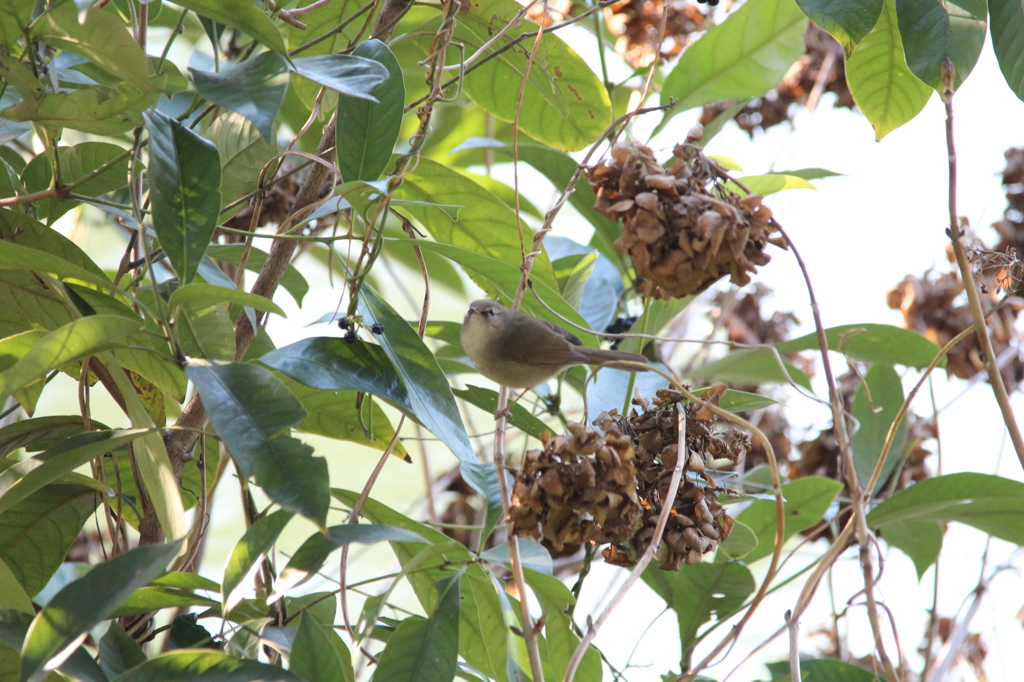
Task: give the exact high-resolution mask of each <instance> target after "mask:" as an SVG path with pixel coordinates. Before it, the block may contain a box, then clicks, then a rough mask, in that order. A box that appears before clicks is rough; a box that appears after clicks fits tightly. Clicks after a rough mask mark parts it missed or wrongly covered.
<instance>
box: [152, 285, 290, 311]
mask: <svg viewBox="0 0 1024 682" xmlns="http://www.w3.org/2000/svg"><path fill="white" fill-rule="evenodd" d="M220 303H237V304H239V305H242V306H245V307H248V308H255V309H256V310H260V311H263V312H268V313H275V314H277V315H280V316H282V317H287V315H285V314H284V311H283V310H281V307H280V306H279V305H277V304H276V303H274V302H273V301H271V300H270V299H269V298H266V297H265V296H260V295H259V294H250V293H249V292H247V291H239V290H238V289H227V288H225V287H219V286H216V285H213V284H202V283H198V282H197V283H194V284H186V285H185V286H183V287H179V288H177V289H175V290H174V293H173V294H171V296H170V298H168V299H167V309H168V310H169V311H170V317H172V318H173V317H174V312H175V310H176V309H177V308H178V307H179V306H183V305H190V306H192V307H193V308H195V309H197V310H201V309H202V308H207V307H210V306H213V305H217V304H220Z"/></svg>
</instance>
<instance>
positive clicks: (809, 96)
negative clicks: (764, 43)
mask: <svg viewBox="0 0 1024 682" xmlns="http://www.w3.org/2000/svg"><path fill="white" fill-rule="evenodd" d="M804 45H806V47H807V51H806V52H805V53H804V55H803V56H802V57H800V59H799V60H798V61H797V62H796V63H795V64H793V66H792V67H791V68H790V69H789V71H787V72H786V75H785V76H783V77H782V81H780V82H779V85H778V86H777V87H776V88H775V89H774V90H772V91H771V92H769V93H768V94H767V95H765V96H764V97H758V98H756V99H754V100H751V102H750V103H749V104H747V106H745V107H743V109H741V110H740V111H739V113H737V114H736V115H735V116H734V117H733V118H734V120H735V121H736V125H738V126H739V127H740V129H741V130H744V131H746V132H747V134H748V135H750V136H751V137H753V136H754V131H755V130H756V129H758V128H760V129H761V130H767V129H768V128H771V127H772V126H776V125H779V124H780V123H785V122H791V121H792V113H793V112H792V106H793V105H794V104H799V105H804V106H807V107H809V108H812V109H813V108H814V107H815V106H816V105H817V102H818V99H819V97H820V95H821V94H822V93H823V92H834V93H835V94H836V101H835V103H834V104H833V106H834V107H835V108H837V109H838V108H840V107H845V108H847V109H852V108H853V107H854V102H853V95H851V94H850V88H849V86H848V85H847V84H846V68H845V66H844V62H843V48H842V46H841V45H840V44H839V43H838V42H837V41H836V39H835V38H833V37H832V36H830V35H829V34H828V33H826V32H825V31H824V30H822V29H821V28H819V27H818V26H816V25H815V24H811V25H810V26H809V27H808V29H807V32H806V33H805V34H804ZM732 105H733V102H718V103H716V104H709V105H707V106H706V107H704V111H703V112H702V114H701V117H700V122H701V124H702V125H707V124H708V123H710V122H711V121H713V120H714V119H715V118H716V117H717V116H718V115H719V114H721V113H722V112H724V111H725V110H726V109H728V108H729V107H730V106H732Z"/></svg>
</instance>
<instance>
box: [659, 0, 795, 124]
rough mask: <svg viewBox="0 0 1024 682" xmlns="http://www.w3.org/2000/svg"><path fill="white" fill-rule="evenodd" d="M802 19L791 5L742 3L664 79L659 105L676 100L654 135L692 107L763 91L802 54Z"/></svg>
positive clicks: (757, 0)
mask: <svg viewBox="0 0 1024 682" xmlns="http://www.w3.org/2000/svg"><path fill="white" fill-rule="evenodd" d="M806 30H807V17H806V16H804V13H803V12H801V11H800V7H798V6H797V4H796V2H795V1H794V0H747V2H746V3H744V4H743V6H742V7H740V8H739V9H738V10H736V11H735V12H733V13H732V14H730V15H729V16H728V17H727V18H726V20H725V21H723V22H722V23H720V24H717V25H716V26H713V27H711V29H710V30H709V31H708V32H707V33H705V34H704V35H703V37H701V38H700V39H699V40H698V41H697V42H695V43H694V44H693V45H691V46H690V47H689V48H688V49H687V50H686V52H684V53H683V56H682V57H680V58H679V62H678V63H677V64H676V66H675V68H673V69H672V71H671V72H670V73H669V75H668V76H667V77H666V78H665V84H664V85H663V86H662V89H661V99H662V101H666V102H667V101H668V98H669V97H672V98H675V99H676V100H677V103H676V106H675V108H674V109H673V110H672V111H670V112H668V113H666V114H665V117H664V118H663V119H662V121H661V123H660V124H658V128H657V130H661V129H662V128H664V127H665V124H666V123H667V122H668V120H669V119H670V118H672V117H673V116H675V115H676V114H678V113H680V112H682V111H686V110H687V109H692V108H694V107H699V106H703V105H705V104H710V103H711V102H719V101H721V100H728V99H742V98H744V97H757V96H759V95H763V94H764V93H766V92H768V91H769V90H771V89H772V88H774V87H775V86H776V85H778V83H779V81H780V80H781V79H782V77H783V76H784V75H785V73H786V71H788V70H789V67H791V66H792V65H793V62H795V61H796V60H797V59H799V57H800V55H802V54H803V53H804V50H805V47H804V41H803V36H804V31H806Z"/></svg>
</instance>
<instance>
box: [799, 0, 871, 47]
mask: <svg viewBox="0 0 1024 682" xmlns="http://www.w3.org/2000/svg"><path fill="white" fill-rule="evenodd" d="M796 1H797V4H799V5H800V9H802V10H803V11H804V14H806V15H807V16H808V17H810V19H811V21H813V22H814V23H816V24H817V25H818V26H821V27H822V28H823V29H825V30H826V31H828V32H829V33H830V34H831V35H832V37H833V38H835V39H836V40H838V41H839V44H840V45H842V46H843V50H844V51H845V52H846V56H847V57H849V56H850V53H852V52H853V48H855V47H856V46H857V43H859V42H860V41H861V40H863V39H864V36H866V35H867V34H868V33H870V32H871V29H872V28H874V27H875V24H877V23H878V15H879V14H881V12H882V1H883V0H858V1H857V2H849V1H848V0H847V1H844V0H796Z"/></svg>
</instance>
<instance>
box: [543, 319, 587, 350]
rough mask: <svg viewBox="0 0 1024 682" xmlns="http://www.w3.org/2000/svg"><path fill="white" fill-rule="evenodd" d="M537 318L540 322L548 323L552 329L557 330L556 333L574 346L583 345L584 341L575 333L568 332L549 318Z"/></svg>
mask: <svg viewBox="0 0 1024 682" xmlns="http://www.w3.org/2000/svg"><path fill="white" fill-rule="evenodd" d="M537 319H538V320H539V321H540V322H543V323H544V324H546V325H547V326H548V327H550V328H551V331H553V332H555V333H556V334H558V335H559V336H561V337H562V338H563V339H565V340H566V341H568V342H569V343H571V344H572V345H574V346H582V345H583V342H582V341H580V340H579V339H578V338H576V336H575V335H573V334H570V333H569V332H567V331H566V330H564V329H562V328H561V327H559V326H558V325H557V324H555V323H554V322H548V321H547V320H541V319H540V318H539V317H538V318H537Z"/></svg>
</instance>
